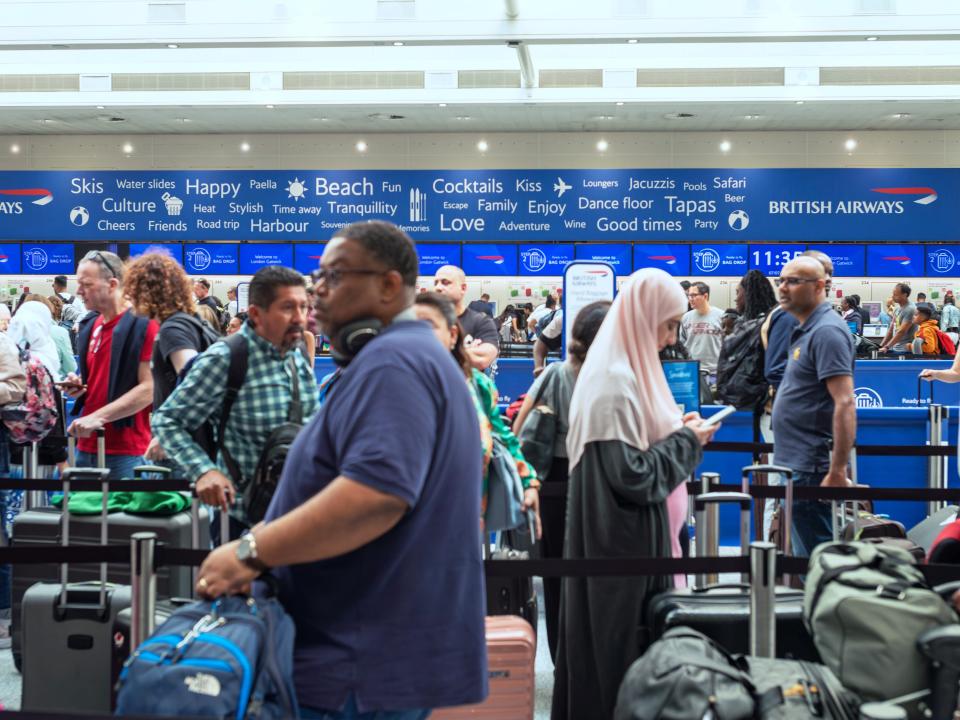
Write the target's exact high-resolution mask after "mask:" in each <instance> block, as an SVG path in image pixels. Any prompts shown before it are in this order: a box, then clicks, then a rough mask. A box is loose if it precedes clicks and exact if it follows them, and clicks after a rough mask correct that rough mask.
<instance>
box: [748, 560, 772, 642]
mask: <svg viewBox="0 0 960 720" xmlns="http://www.w3.org/2000/svg"><path fill="white" fill-rule="evenodd" d="M776 566H777V546H776V545H774V544H773V543H769V542H753V543H750V654H751V655H755V656H757V657H766V658H772V657H776V655H777V616H776Z"/></svg>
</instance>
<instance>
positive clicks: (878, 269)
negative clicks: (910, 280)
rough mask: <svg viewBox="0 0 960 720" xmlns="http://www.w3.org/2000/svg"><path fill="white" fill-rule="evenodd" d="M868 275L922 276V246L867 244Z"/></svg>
mask: <svg viewBox="0 0 960 720" xmlns="http://www.w3.org/2000/svg"><path fill="white" fill-rule="evenodd" d="M867 272H869V273H870V277H893V278H897V277H922V276H923V246H921V245H867Z"/></svg>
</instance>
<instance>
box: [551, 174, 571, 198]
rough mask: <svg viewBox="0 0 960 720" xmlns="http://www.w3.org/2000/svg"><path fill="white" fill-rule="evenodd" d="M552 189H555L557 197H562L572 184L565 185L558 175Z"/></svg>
mask: <svg viewBox="0 0 960 720" xmlns="http://www.w3.org/2000/svg"><path fill="white" fill-rule="evenodd" d="M553 189H554V190H556V191H557V197H558V198H560V197H563V194H564V193H565V192H566V191H567V190H573V186H572V185H567V184H566V183H565V182H564V181H563V178H562V177H558V178H557V181H556V182H555V183H554V184H553Z"/></svg>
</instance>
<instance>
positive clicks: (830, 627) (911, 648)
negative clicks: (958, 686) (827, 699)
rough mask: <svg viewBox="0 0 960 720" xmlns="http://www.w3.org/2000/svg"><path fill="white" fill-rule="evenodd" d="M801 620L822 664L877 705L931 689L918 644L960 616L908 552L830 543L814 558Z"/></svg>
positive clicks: (892, 548)
mask: <svg viewBox="0 0 960 720" xmlns="http://www.w3.org/2000/svg"><path fill="white" fill-rule="evenodd" d="M803 619H804V623H805V624H806V626H807V629H808V630H809V631H810V634H811V636H812V637H813V642H814V644H815V645H816V646H817V650H818V651H819V653H820V657H821V658H822V660H823V662H824V664H825V665H827V666H828V667H829V668H830V669H831V670H832V671H833V672H834V674H835V675H836V676H837V677H838V678H839V679H840V682H841V683H843V685H844V687H847V688H849V689H850V690H853V691H854V692H856V693H857V694H858V695H860V696H861V697H862V698H863V699H864V700H868V701H876V700H890V699H893V698H897V697H900V696H902V695H907V694H909V693H913V692H917V691H921V690H926V689H929V687H930V679H929V669H928V664H927V660H926V659H925V658H924V657H923V656H922V655H921V654H920V651H919V649H918V648H917V638H918V637H919V636H920V634H921V633H923V632H924V631H926V630H929V629H931V628H935V627H939V626H941V625H947V624H950V623H956V622H957V615H956V613H954V611H953V610H952V609H951V608H950V606H949V605H947V603H946V602H944V601H943V599H942V598H941V597H940V596H939V595H938V594H937V593H935V592H933V590H931V589H930V587H929V586H928V585H927V584H926V582H925V580H924V577H923V574H922V573H921V572H920V570H919V569H917V567H916V565H915V564H914V559H913V556H911V555H910V553H908V552H907V551H906V550H903V549H901V548H898V547H894V546H890V545H878V544H871V543H864V542H850V543H839V542H832V543H824V544H822V545H820V546H818V547H817V549H816V550H814V552H813V556H812V557H811V558H810V570H809V572H808V574H807V579H806V586H805V589H804V598H803ZM908 709H909V708H908ZM916 712H917V711H916V708H915V707H914V708H912V713H911V714H912V715H914V716H915V713H916Z"/></svg>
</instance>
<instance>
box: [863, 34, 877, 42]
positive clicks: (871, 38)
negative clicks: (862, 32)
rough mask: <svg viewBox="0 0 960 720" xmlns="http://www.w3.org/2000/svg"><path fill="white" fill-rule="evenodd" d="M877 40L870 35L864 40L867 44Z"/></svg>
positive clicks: (874, 36)
mask: <svg viewBox="0 0 960 720" xmlns="http://www.w3.org/2000/svg"><path fill="white" fill-rule="evenodd" d="M877 39H878V38H877V36H876V35H868V36H867V37H865V38H864V40H866V41H867V42H873V41H874V40H877Z"/></svg>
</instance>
